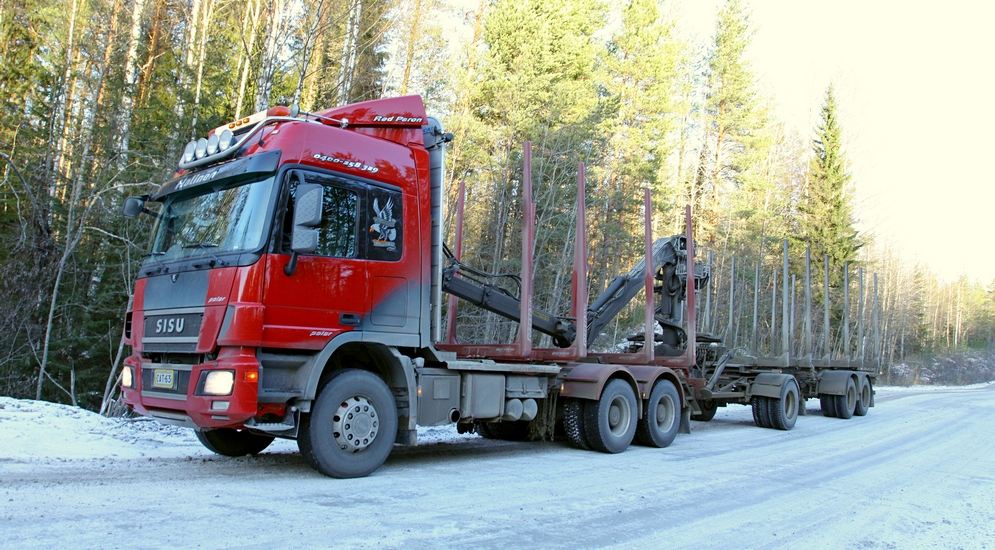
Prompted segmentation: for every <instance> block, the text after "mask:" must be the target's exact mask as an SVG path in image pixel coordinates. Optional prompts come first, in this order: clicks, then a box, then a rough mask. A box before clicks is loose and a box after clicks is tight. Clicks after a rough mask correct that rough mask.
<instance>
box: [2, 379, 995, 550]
mask: <svg viewBox="0 0 995 550" xmlns="http://www.w3.org/2000/svg"><path fill="white" fill-rule="evenodd" d="M877 392H878V393H877V396H876V403H877V406H876V407H875V408H873V409H871V411H870V413H869V415H868V416H866V417H864V418H856V417H855V418H853V419H851V420H840V419H836V418H824V417H823V416H822V415H821V413H819V412H818V402H817V401H814V400H811V401H809V402H808V413H809V414H808V416H806V417H803V418H800V419H799V421H798V423H797V425H796V426H795V428H794V430H792V431H790V432H780V431H776V430H768V429H761V428H757V427H755V426H753V419H752V414H751V412H750V409H749V408H747V407H741V406H730V407H728V408H726V409H719V412H718V414H717V415H716V417H715V419H714V420H713V421H712V422H708V423H702V422H693V423H692V430H693V431H692V433H691V435H680V436H678V438H677V440H676V441H675V442H674V444H673V445H672V446H671V447H669V448H667V449H648V448H643V447H637V446H634V447H631V448H630V449H629V450H627V451H626V452H625V453H622V454H620V455H605V454H600V453H595V452H589V451H579V450H576V449H573V448H571V447H569V446H568V445H566V444H565V443H563V442H559V441H557V442H553V443H509V442H502V441H489V440H484V439H481V438H480V437H478V436H476V435H459V434H456V432H455V430H454V429H451V428H434V429H425V430H422V431H421V432H420V434H419V437H420V444H419V445H418V446H417V447H413V448H407V447H396V448H395V450H394V453H393V454H392V455H391V457H390V458H389V459H388V461H387V463H386V464H385V465H384V466H383V467H382V468H381V469H380V470H378V471H377V472H375V473H374V474H373V475H372V476H370V477H368V478H364V479H355V480H335V479H329V478H326V477H323V476H321V475H319V474H317V473H315V472H314V471H313V470H311V469H310V468H309V467H308V466H307V465H306V464H305V463H304V461H303V459H302V458H301V457H300V455H299V454H297V448H296V444H295V443H293V442H287V441H277V442H275V443H274V444H273V445H272V446H271V447H270V448H269V449H267V451H266V452H265V453H263V454H262V455H260V456H258V457H243V458H224V457H219V456H216V455H213V454H211V453H210V452H209V451H207V450H206V449H204V448H203V447H201V446H200V444H199V443H198V442H197V440H196V438H195V437H194V436H193V433H192V432H191V431H190V430H185V429H181V428H172V427H166V426H161V425H159V424H157V423H155V422H151V421H148V420H144V419H141V420H137V421H126V420H111V419H105V418H102V417H100V416H97V415H95V414H93V413H89V412H86V411H82V410H78V409H72V408H70V407H65V406H61V405H54V404H50V403H43V402H35V401H22V400H15V399H10V398H4V397H0V547H2V548H8V547H9V548H31V547H43V548H55V547H58V548H117V547H123V548H173V547H206V548H272V547H278V548H282V547H304V548H324V547H335V548H340V547H341V548H352V547H390V548H508V547H517V548H526V547H533V548H578V547H584V548H589V547H615V548H696V549H697V548H781V547H795V548H993V549H995V384H992V385H978V386H968V387H962V388H942V387H941V388H936V387H930V388H921V387H919V388H878V389H877Z"/></svg>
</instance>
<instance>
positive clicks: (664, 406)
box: [656, 395, 676, 432]
mask: <svg viewBox="0 0 995 550" xmlns="http://www.w3.org/2000/svg"><path fill="white" fill-rule="evenodd" d="M675 417H676V414H675V406H674V402H673V401H672V400H671V399H670V397H669V396H667V395H664V396H663V397H662V398H661V399H660V402H659V403H657V405H656V425H657V426H658V427H659V428H660V430H661V431H663V432H667V431H669V430H670V427H671V426H672V425H673V424H674V419H675Z"/></svg>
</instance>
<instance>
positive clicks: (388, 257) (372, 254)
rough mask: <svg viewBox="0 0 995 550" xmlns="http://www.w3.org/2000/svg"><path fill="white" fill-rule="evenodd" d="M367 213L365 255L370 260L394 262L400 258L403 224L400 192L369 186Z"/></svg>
mask: <svg viewBox="0 0 995 550" xmlns="http://www.w3.org/2000/svg"><path fill="white" fill-rule="evenodd" d="M366 204H367V209H368V212H367V215H368V220H369V223H370V228H369V231H367V232H366V233H368V235H369V237H368V238H369V239H370V240H369V242H368V243H367V249H366V257H367V258H369V259H371V260H380V261H387V262H396V261H398V260H400V259H401V244H402V243H403V242H404V235H402V234H401V231H402V230H403V226H404V224H403V223H402V222H403V218H402V215H401V213H402V211H401V193H399V192H397V191H394V190H390V189H383V188H381V187H374V186H371V187H369V190H368V191H367V201H366Z"/></svg>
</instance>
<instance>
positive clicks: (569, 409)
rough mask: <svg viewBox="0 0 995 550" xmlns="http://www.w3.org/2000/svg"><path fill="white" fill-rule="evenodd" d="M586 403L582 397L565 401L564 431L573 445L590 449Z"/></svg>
mask: <svg viewBox="0 0 995 550" xmlns="http://www.w3.org/2000/svg"><path fill="white" fill-rule="evenodd" d="M586 403H587V402H586V401H584V400H582V399H567V400H566V402H564V403H563V431H564V433H566V435H567V439H568V440H569V441H570V444H571V445H573V446H574V447H577V448H578V449H584V450H590V448H591V444H590V443H588V441H587V431H586V430H584V407H585V405H586Z"/></svg>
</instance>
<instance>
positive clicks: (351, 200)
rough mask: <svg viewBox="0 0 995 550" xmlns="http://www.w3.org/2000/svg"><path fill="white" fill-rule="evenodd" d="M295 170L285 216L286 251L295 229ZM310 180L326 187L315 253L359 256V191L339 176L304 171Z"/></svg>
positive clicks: (338, 256)
mask: <svg viewBox="0 0 995 550" xmlns="http://www.w3.org/2000/svg"><path fill="white" fill-rule="evenodd" d="M301 174H302V173H301V172H295V173H294V175H292V176H291V179H290V182H289V192H290V197H289V199H288V202H287V213H286V215H285V218H284V229H283V246H282V249H283V250H284V251H288V250H290V232H291V231H292V230H293V223H294V222H293V219H294V200H295V199H296V196H297V184H298V183H300V180H299V175H301ZM303 176H304V178H305V181H306V182H307V183H318V184H321V185H322V186H323V187H324V196H323V199H322V215H321V225H319V226H318V227H316V228H315V229H317V230H318V249H317V250H315V251H314V254H315V255H319V256H332V257H336V258H354V257H356V256H357V244H358V243H357V233H358V229H359V205H360V198H359V193H358V192H357V191H356V190H354V189H350V188H349V187H351V186H349V185H347V184H344V183H340V182H339V181H337V180H336V179H333V178H327V177H322V176H318V175H316V174H309V173H303Z"/></svg>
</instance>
